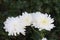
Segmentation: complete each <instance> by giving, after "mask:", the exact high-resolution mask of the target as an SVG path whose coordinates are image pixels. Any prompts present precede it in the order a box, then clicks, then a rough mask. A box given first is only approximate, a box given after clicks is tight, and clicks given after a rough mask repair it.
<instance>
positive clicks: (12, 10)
mask: <svg viewBox="0 0 60 40" xmlns="http://www.w3.org/2000/svg"><path fill="white" fill-rule="evenodd" d="M25 11H26V12H28V13H33V12H36V11H40V12H42V13H48V14H50V15H51V17H52V18H54V20H55V22H54V24H55V26H56V27H55V28H53V29H52V30H51V31H50V32H48V33H47V35H46V37H47V38H48V40H60V0H0V40H33V39H32V38H31V36H32V34H31V33H32V32H30V31H31V28H30V27H29V28H26V36H23V35H22V34H20V35H17V36H8V33H7V32H5V30H4V29H3V27H4V24H3V22H4V21H5V20H6V18H7V17H11V16H13V17H16V16H18V15H21V14H22V12H25ZM28 29H29V30H28ZM35 40H36V39H35Z"/></svg>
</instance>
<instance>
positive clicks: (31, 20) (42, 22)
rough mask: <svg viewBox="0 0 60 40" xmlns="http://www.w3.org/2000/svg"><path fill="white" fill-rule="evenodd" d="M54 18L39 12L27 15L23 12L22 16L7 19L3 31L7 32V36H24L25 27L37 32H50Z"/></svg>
mask: <svg viewBox="0 0 60 40" xmlns="http://www.w3.org/2000/svg"><path fill="white" fill-rule="evenodd" d="M53 22H54V18H51V16H50V15H48V14H47V13H45V14H43V13H41V12H35V13H31V14H30V13H27V12H24V13H22V15H19V16H17V17H8V18H7V19H6V21H5V22H4V29H5V31H6V32H8V35H15V36H16V35H17V34H20V33H21V34H23V35H25V31H26V30H25V28H26V26H30V25H31V24H32V26H34V27H35V28H38V29H39V30H43V29H45V30H48V31H50V30H51V29H52V28H53V27H55V26H54V24H53Z"/></svg>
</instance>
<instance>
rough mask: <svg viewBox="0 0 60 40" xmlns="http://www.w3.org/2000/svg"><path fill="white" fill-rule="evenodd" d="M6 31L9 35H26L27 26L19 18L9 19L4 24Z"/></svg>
mask: <svg viewBox="0 0 60 40" xmlns="http://www.w3.org/2000/svg"><path fill="white" fill-rule="evenodd" d="M4 25H5V26H4V29H5V31H6V32H8V35H15V36H16V35H17V34H19V33H22V34H23V35H25V29H24V28H25V26H23V25H22V24H21V22H20V19H19V18H18V17H8V18H7V19H6V21H5V22H4Z"/></svg>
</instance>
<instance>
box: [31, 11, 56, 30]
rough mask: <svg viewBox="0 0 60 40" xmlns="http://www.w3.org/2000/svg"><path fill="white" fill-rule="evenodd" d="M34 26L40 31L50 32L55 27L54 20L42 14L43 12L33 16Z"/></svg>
mask: <svg viewBox="0 0 60 40" xmlns="http://www.w3.org/2000/svg"><path fill="white" fill-rule="evenodd" d="M32 17H33V26H35V28H38V29H39V30H42V29H45V30H48V31H50V30H51V29H52V28H53V27H55V26H54V24H53V22H54V19H53V18H51V17H50V15H48V14H42V13H41V12H36V13H33V14H32Z"/></svg>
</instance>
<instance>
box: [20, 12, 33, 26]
mask: <svg viewBox="0 0 60 40" xmlns="http://www.w3.org/2000/svg"><path fill="white" fill-rule="evenodd" d="M19 17H20V20H21V22H22V24H23V25H25V26H30V25H31V23H32V16H31V14H28V13H27V12H24V13H22V16H19Z"/></svg>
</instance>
